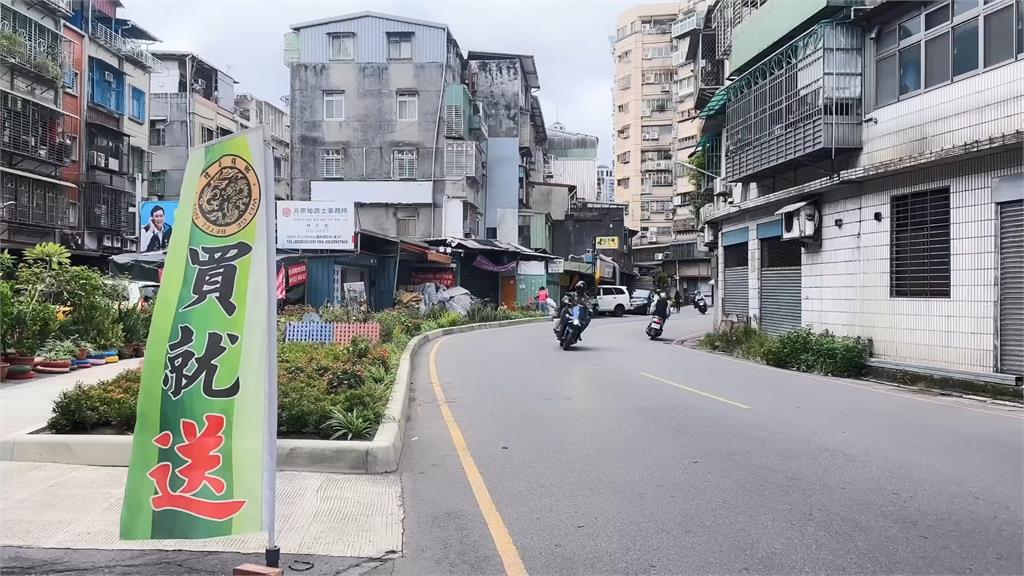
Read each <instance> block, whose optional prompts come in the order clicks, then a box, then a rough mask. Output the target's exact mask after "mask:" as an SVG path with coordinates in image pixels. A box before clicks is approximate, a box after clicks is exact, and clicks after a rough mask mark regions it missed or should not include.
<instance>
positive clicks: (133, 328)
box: [117, 305, 152, 358]
mask: <svg viewBox="0 0 1024 576" xmlns="http://www.w3.org/2000/svg"><path fill="white" fill-rule="evenodd" d="M117 317H118V321H119V322H120V324H121V332H122V334H123V339H124V344H123V345H122V346H121V349H122V351H123V352H125V354H126V355H125V356H123V357H125V358H130V357H131V356H141V355H142V354H143V353H144V352H145V349H146V339H147V338H148V337H149V323H150V320H151V319H152V316H151V315H150V314H149V313H148V312H144V311H142V310H139V309H138V308H136V307H135V306H129V305H121V306H119V307H118V311H117Z"/></svg>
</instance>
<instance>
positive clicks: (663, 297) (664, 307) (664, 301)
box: [652, 290, 669, 320]
mask: <svg viewBox="0 0 1024 576" xmlns="http://www.w3.org/2000/svg"><path fill="white" fill-rule="evenodd" d="M668 307H669V300H668V295H667V294H665V292H664V291H662V290H659V291H658V296H657V300H655V301H654V311H653V312H652V315H654V316H657V317H658V318H661V319H662V320H668V314H669V311H668Z"/></svg>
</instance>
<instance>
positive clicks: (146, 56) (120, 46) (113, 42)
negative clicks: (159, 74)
mask: <svg viewBox="0 0 1024 576" xmlns="http://www.w3.org/2000/svg"><path fill="white" fill-rule="evenodd" d="M92 37H93V38H95V39H96V41H97V42H99V43H100V44H103V45H104V46H106V47H107V48H110V49H111V50H113V51H114V52H116V53H118V54H120V55H121V56H124V57H125V58H129V59H131V60H134V61H135V62H136V63H138V64H140V65H142V67H144V68H146V69H147V70H156V69H157V68H159V67H160V61H159V60H157V59H156V58H155V57H153V55H152V54H150V53H149V52H146V51H145V50H144V49H143V48H142V45H141V44H139V43H138V42H136V41H135V40H132V39H131V38H125V37H124V36H121V35H120V34H118V33H117V32H114V31H113V30H111V29H110V28H107V27H106V26H104V25H103V24H100V23H99V22H93V25H92Z"/></svg>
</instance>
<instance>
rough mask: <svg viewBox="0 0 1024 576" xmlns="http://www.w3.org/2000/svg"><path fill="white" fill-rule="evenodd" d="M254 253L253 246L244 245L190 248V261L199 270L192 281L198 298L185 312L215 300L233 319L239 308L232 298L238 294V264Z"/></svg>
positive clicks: (194, 299)
mask: <svg viewBox="0 0 1024 576" xmlns="http://www.w3.org/2000/svg"><path fill="white" fill-rule="evenodd" d="M251 252H252V246H251V245H250V244H247V243H245V242H235V243H234V244H225V245H223V246H202V247H200V248H198V249H196V248H189V249H188V260H189V262H190V263H191V264H192V265H193V266H195V267H196V268H198V270H196V277H195V280H193V281H192V295H193V296H194V297H195V298H193V299H192V301H191V302H189V303H188V304H185V306H183V307H182V310H188V309H189V308H194V307H196V306H198V305H200V304H202V303H203V302H206V299H207V298H208V297H209V296H213V297H214V299H215V300H216V301H217V303H218V304H220V307H221V309H222V310H224V313H225V314H227V315H228V316H231V315H233V314H234V313H235V309H236V306H235V302H234V300H232V299H231V297H232V296H233V295H234V293H235V276H237V275H238V264H236V262H238V261H239V260H241V259H242V258H245V257H246V256H248V255H249V254H250V253H251ZM204 255H205V258H204V257H203V256H204Z"/></svg>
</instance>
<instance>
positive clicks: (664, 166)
mask: <svg viewBox="0 0 1024 576" xmlns="http://www.w3.org/2000/svg"><path fill="white" fill-rule="evenodd" d="M640 169H641V170H643V171H649V170H671V169H672V161H671V160H644V161H643V162H642V163H641V164H640Z"/></svg>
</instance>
